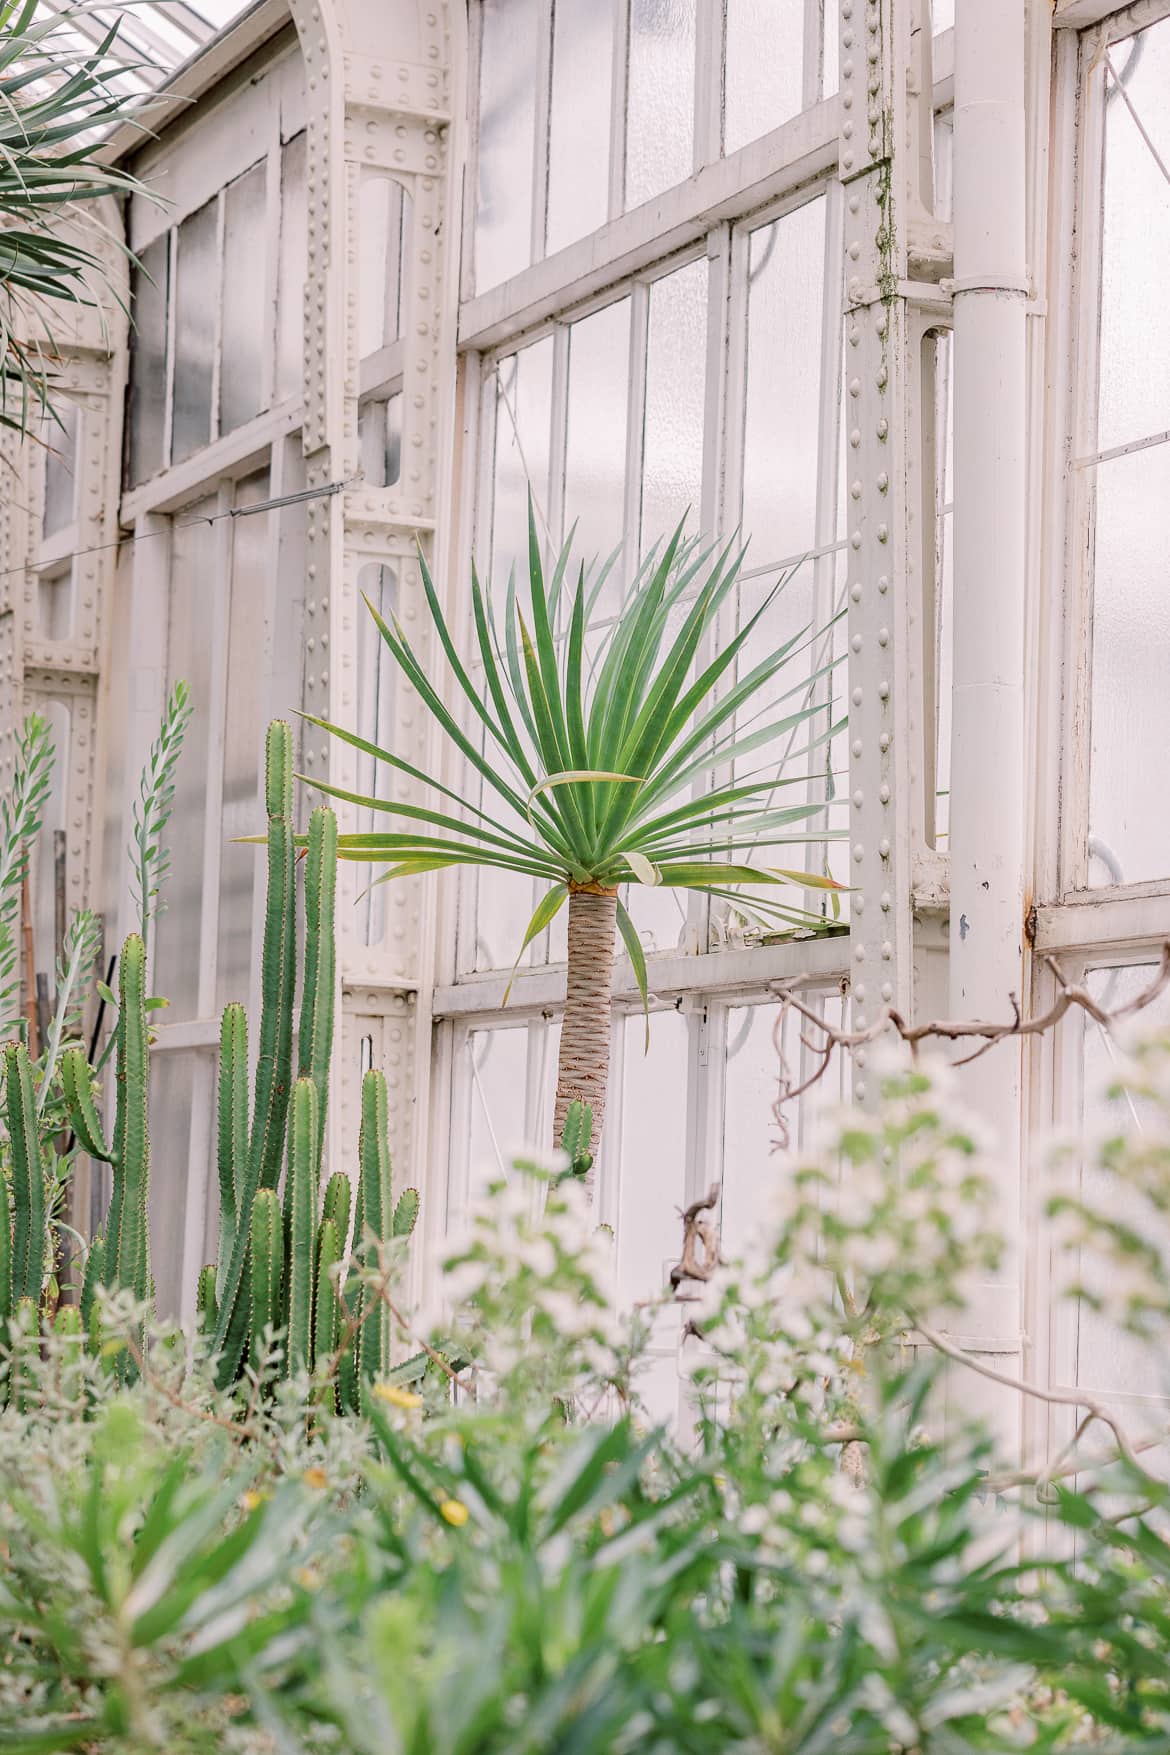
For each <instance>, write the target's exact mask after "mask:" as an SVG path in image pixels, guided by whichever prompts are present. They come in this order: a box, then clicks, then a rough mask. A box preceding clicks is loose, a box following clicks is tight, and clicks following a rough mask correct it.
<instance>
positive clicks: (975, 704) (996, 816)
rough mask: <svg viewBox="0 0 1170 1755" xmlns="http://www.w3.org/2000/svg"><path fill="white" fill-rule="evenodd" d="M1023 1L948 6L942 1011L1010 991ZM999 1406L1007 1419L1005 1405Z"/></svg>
mask: <svg viewBox="0 0 1170 1755" xmlns="http://www.w3.org/2000/svg"><path fill="white" fill-rule="evenodd" d="M1027 10H1028V0H958V5H957V8H956V16H955V151H954V247H955V278H954V289H953V290H954V484H955V485H954V508H955V510H954V622H953V635H954V640H953V645H954V672H953V692H952V711H953V719H952V746H951V781H950V791H951V800H950V835H949V840H950V883H951V914H950V1011H951V1015H952V1016H953V1017H959V1018H970V1017H988V1016H992V1017H1003V1016H1006V1015H1007V1014H1008V1006H1009V995H1012V994H1014V995H1016V996H1017V997H1018V998H1020V999H1021V1000H1022V999H1023V977H1024V954H1025V944H1024V912H1025V886H1024V862H1025V848H1026V845H1027V842H1026V836H1025V823H1024V814H1025V801H1026V798H1027V795H1028V792H1027V786H1026V776H1025V749H1024V635H1025V572H1026V529H1027V525H1026V507H1025V484H1026V474H1027V360H1026V341H1027V337H1026V328H1027V300H1028V278H1027V274H1028V264H1027V242H1026V232H1025V195H1026V189H1027V162H1026V157H1027V155H1026V137H1025V65H1026V60H1025V31H1026V19H1027ZM1021 1068H1022V1056H1021V1053H1020V1049H1019V1045H1018V1044H1015V1043H1008V1044H1003V1045H1001V1047H1000V1048H998V1049H997V1050H996V1051H995V1052H994V1053H993V1054H990V1055H987V1056H985V1057H984V1058H983V1059H981V1060H980V1061H978V1062H977V1063H976V1064H975V1065H974V1066H972V1067H969V1068H968V1069H967V1071H966V1073H965V1074H964V1079H965V1086H964V1095H965V1098H966V1100H967V1102H968V1103H969V1104H970V1105H971V1106H972V1108H973V1109H974V1110H975V1111H976V1112H977V1113H979V1114H980V1115H981V1116H982V1117H983V1118H984V1120H985V1121H986V1122H987V1124H988V1126H989V1128H990V1129H991V1130H992V1131H993V1132H994V1135H995V1138H996V1140H997V1142H998V1154H997V1162H998V1164H999V1165H1000V1166H1001V1177H1002V1186H1001V1191H1000V1193H1001V1202H1000V1207H1001V1214H1002V1223H1003V1225H1004V1229H1005V1231H1006V1232H1007V1235H1008V1238H1009V1241H1011V1242H1013V1243H1014V1242H1015V1241H1016V1240H1017V1239H1018V1237H1019V1229H1020V1228H1019V1218H1020V1214H1019V1206H1020V1181H1019V1169H1018V1165H1019V1148H1020V1137H1021V1121H1022V1117H1021V1089H1022V1080H1021ZM1013 1220H1014V1221H1015V1222H1013ZM964 1321H965V1322H966V1323H967V1324H969V1325H970V1326H971V1328H972V1330H973V1332H975V1333H977V1334H979V1335H980V1336H982V1337H984V1341H983V1346H984V1347H990V1348H992V1349H993V1350H995V1351H996V1352H1002V1353H1003V1354H1005V1355H1006V1356H1007V1357H1006V1359H1005V1363H1010V1362H1011V1361H1012V1359H1013V1357H1014V1355H1015V1354H1016V1352H1017V1349H1018V1348H1019V1346H1020V1303H1019V1268H1018V1255H1017V1250H1016V1249H1015V1248H1013V1249H1012V1250H1011V1252H1010V1254H1009V1258H1008V1260H1007V1262H1006V1263H1005V1264H1004V1267H1003V1269H1002V1270H1001V1272H1000V1274H999V1275H998V1276H997V1277H996V1278H995V1280H994V1281H991V1282H989V1283H988V1284H986V1285H984V1286H982V1287H980V1288H978V1289H977V1290H975V1291H974V1293H973V1296H972V1298H971V1301H970V1305H969V1308H968V1311H967V1313H966V1314H965V1317H964ZM981 1350H982V1349H981ZM1002 1413H1003V1418H1004V1420H1005V1423H1006V1430H1005V1434H1004V1435H1005V1437H1008V1435H1009V1432H1010V1431H1011V1430H1014V1427H1015V1415H1014V1413H1011V1412H1010V1411H1009V1410H1006V1409H1004V1410H1002ZM1010 1441H1011V1440H1010V1437H1009V1442H1010Z"/></svg>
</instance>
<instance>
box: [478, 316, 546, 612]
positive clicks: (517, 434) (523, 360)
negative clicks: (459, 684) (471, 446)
mask: <svg viewBox="0 0 1170 1755" xmlns="http://www.w3.org/2000/svg"><path fill="white" fill-rule="evenodd" d="M552 369H553V340H552V336H551V335H549V336H546V337H545V339H544V340H543V341H538V342H536V343H535V344H534V345H533V346H532V347H526V348H524V350H523V351H522V352H521V353H514V354H510V355H509V356H508V358H507V359H502V360H501V361H500V363H499V365H498V366H497V368H496V375H495V391H496V415H495V419H496V467H495V493H494V495H493V518H492V529H491V579H492V588H493V590H494V591H495V592H496V594H497V598H498V599H502V593H503V591H504V589H505V587H506V586H507V582H508V574H509V572H510V571H511V569H512V568H513V567H515V569H516V578H517V582H518V583H519V582H521V581H522V580H523V579H524V578H525V577H526V575H527V571H528V487H529V484H530V483H531V486H532V495H533V501H534V504H535V508H536V526H537V529H538V531H539V532H540V533H541V536H542V538H544V539H545V540H547V535H548V506H549V438H550V431H551V421H552ZM486 534H487V533H486V532H485V535H486Z"/></svg>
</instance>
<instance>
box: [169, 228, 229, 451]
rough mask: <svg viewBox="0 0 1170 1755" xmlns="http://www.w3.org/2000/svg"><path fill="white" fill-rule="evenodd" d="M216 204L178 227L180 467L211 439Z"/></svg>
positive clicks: (176, 427) (176, 430)
mask: <svg viewBox="0 0 1170 1755" xmlns="http://www.w3.org/2000/svg"><path fill="white" fill-rule="evenodd" d="M217 205H218V204H217V203H216V202H215V201H209V202H208V203H207V205H206V206H205V207H201V208H200V209H199V211H198V213H193V214H192V215H191V216H190V218H189V219H185V220H184V221H183V223H182V225H181V226H180V227H179V256H178V264H177V267H176V270H175V279H176V287H175V411H174V417H173V437H172V440H171V461H172V463H181V462H182V461H183V459H184V458H185V457H190V455H191V453H192V452H193V451H198V450H199V449H200V447H201V446H203V445H206V444H207V442H208V440H209V439H210V438H211V372H212V362H213V356H214V353H215V303H216V298H215V292H216V288H217V286H218V285H219V275H218V273H217V272H216V251H215V245H216V238H215V230H216V213H217Z"/></svg>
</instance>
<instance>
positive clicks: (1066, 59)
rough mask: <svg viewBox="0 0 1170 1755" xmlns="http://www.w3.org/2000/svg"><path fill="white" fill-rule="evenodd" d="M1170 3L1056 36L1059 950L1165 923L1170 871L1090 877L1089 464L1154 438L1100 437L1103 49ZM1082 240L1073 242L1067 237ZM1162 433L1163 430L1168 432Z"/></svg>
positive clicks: (1051, 938)
mask: <svg viewBox="0 0 1170 1755" xmlns="http://www.w3.org/2000/svg"><path fill="white" fill-rule="evenodd" d="M1167 17H1170V0H1136V4H1132V5H1130V6H1127V7H1124V8H1120V9H1118V8H1115V7H1106V6H1104V5H1101V4H1100V3H1099V0H1097V3H1094V4H1093V5H1092V6H1091V7H1090V6H1088V5H1077V6H1075V7H1067V8H1064V9H1063V10H1062V9H1058V12H1057V22H1058V24H1063V23H1065V22H1067V23H1069V24H1073V23H1078V24H1084V25H1085V26H1086V27H1087V28H1085V29H1083V30H1081V31H1080V32H1078V33H1076V34H1074V33H1073V31H1071V30H1067V31H1065V30H1060V31H1058V32H1057V36H1056V57H1055V76H1054V86H1053V107H1054V112H1055V117H1056V121H1057V147H1056V154H1055V157H1054V161H1053V167H1052V200H1051V211H1052V220H1051V226H1052V233H1051V235H1052V244H1053V248H1052V258H1053V260H1052V270H1051V281H1050V286H1049V298H1048V311H1049V324H1050V336H1049V359H1050V366H1049V378H1050V384H1051V393H1050V398H1049V409H1048V437H1047V444H1046V464H1047V467H1046V479H1047V486H1046V490H1045V492H1046V498H1047V505H1046V507H1045V515H1046V518H1047V522H1048V528H1049V538H1048V544H1047V547H1048V556H1047V563H1046V566H1045V571H1044V586H1045V591H1046V594H1047V596H1048V601H1050V602H1052V603H1061V604H1063V606H1064V615H1063V618H1053V619H1054V620H1055V621H1056V623H1057V627H1058V630H1059V633H1058V638H1057V640H1056V642H1055V643H1054V646H1053V648H1050V650H1049V651H1048V653H1047V669H1048V674H1049V679H1050V680H1049V698H1050V699H1051V700H1052V701H1053V703H1054V706H1053V708H1052V710H1051V717H1052V734H1051V736H1050V737H1049V738H1048V740H1047V752H1048V753H1047V755H1046V758H1045V759H1043V760H1042V765H1041V775H1040V788H1041V794H1040V795H1041V798H1042V800H1044V801H1045V809H1044V810H1043V812H1042V813H1041V823H1040V836H1039V841H1038V847H1037V892H1038V895H1039V896H1040V897H1041V898H1043V904H1041V905H1038V910H1037V921H1036V940H1035V942H1036V947H1037V949H1040V950H1045V951H1063V950H1070V949H1074V948H1077V947H1079V946H1090V945H1095V944H1096V945H1110V944H1123V943H1135V944H1136V943H1140V942H1141V941H1142V940H1146V941H1149V940H1150V939H1152V938H1154V937H1158V936H1161V935H1163V934H1164V933H1165V931H1166V928H1167V922H1168V919H1170V913H1168V908H1167V898H1168V897H1170V874H1167V876H1166V877H1165V878H1161V879H1155V880H1150V881H1146V882H1142V883H1134V884H1120V885H1110V886H1101V887H1095V888H1093V889H1089V888H1088V887H1087V886H1088V858H1089V855H1088V839H1089V784H1090V741H1091V726H1090V701H1091V688H1092V615H1093V554H1092V543H1091V534H1092V506H1093V492H1092V478H1093V470H1094V467H1095V465H1096V464H1097V463H1099V462H1103V461H1108V460H1109V459H1111V458H1113V457H1116V456H1121V455H1124V454H1128V452H1129V451H1131V450H1136V449H1140V448H1144V446H1145V445H1146V444H1148V443H1149V440H1148V439H1138V440H1136V441H1135V442H1133V443H1126V444H1124V445H1120V446H1116V447H1112V448H1109V449H1107V450H1105V451H1102V450H1100V449H1099V448H1098V446H1097V442H1096V421H1097V394H1098V342H1099V322H1100V316H1099V311H1100V273H1101V227H1102V219H1103V215H1102V201H1101V181H1100V178H1101V166H1102V152H1103V129H1102V116H1103V108H1104V106H1103V105H1102V103H1101V102H1100V101H1096V100H1098V98H1099V93H1100V89H1101V87H1102V86H1103V83H1104V79H1105V76H1106V75H1105V67H1104V59H1103V57H1104V51H1105V49H1106V48H1107V47H1108V46H1109V45H1110V44H1111V43H1113V42H1116V41H1117V40H1119V39H1120V38H1123V37H1125V36H1128V35H1130V34H1131V33H1132V32H1133V31H1134V30H1137V29H1140V28H1142V27H1143V26H1146V25H1149V24H1153V23H1156V22H1158V21H1160V20H1162V19H1164V18H1167ZM1070 239H1071V240H1073V241H1074V248H1072V249H1070V248H1069V247H1068V246H1069V241H1070ZM1162 442H1165V441H1164V440H1163V441H1162Z"/></svg>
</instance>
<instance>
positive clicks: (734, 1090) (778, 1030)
mask: <svg viewBox="0 0 1170 1755" xmlns="http://www.w3.org/2000/svg"><path fill="white" fill-rule="evenodd" d="M805 1003H806V1004H808V1005H811V1006H813V1007H815V1008H816V1009H817V1010H818V1011H819V1012H820V1013H821V1015H822V1016H823V1017H825V1019H826V1021H827V1022H829V1023H831V1024H833V1025H835V1026H838V1027H839V1026H840V1025H841V1024H842V1023H843V1021H844V1020H843V1008H842V1002H841V998H840V995H839V994H835V993H834V994H827V995H824V996H822V997H820V998H819V999H818V996H817V995H816V993H815V992H814V993H809V994H806V995H805ZM726 1029H727V1045H726V1051H725V1073H724V1078H725V1083H724V1103H723V1195H722V1201H721V1204H720V1241H721V1245H722V1249H723V1253H724V1254H725V1255H727V1256H729V1257H731V1256H737V1255H743V1254H744V1253H745V1252H746V1251H747V1249H748V1248H749V1246H750V1245H751V1243H752V1241H753V1239H754V1238H755V1237H756V1236H757V1235H758V1234H759V1231H760V1228H761V1225H763V1224H766V1222H767V1221H768V1219H769V1217H770V1215H771V1214H772V1213H773V1212H774V1210H775V1206H776V1196H777V1191H778V1188H779V1185H780V1184H779V1179H780V1178H781V1177H782V1176H785V1175H787V1174H788V1171H789V1169H790V1163H789V1161H788V1160H787V1159H786V1158H785V1157H784V1156H783V1155H782V1153H783V1152H784V1151H785V1150H787V1149H788V1148H789V1147H791V1148H793V1149H795V1148H797V1147H798V1146H799V1145H800V1143H801V1140H802V1139H804V1138H807V1137H808V1133H809V1126H810V1122H811V1121H812V1120H813V1119H814V1118H815V1116H816V1114H817V1112H818V1110H821V1111H823V1110H824V1109H825V1108H827V1107H831V1106H833V1105H836V1104H838V1103H841V1102H843V1101H844V1100H845V1081H846V1079H847V1077H848V1063H849V1057H848V1055H847V1054H843V1053H841V1052H838V1053H837V1054H836V1055H835V1056H834V1059H833V1061H832V1062H831V1064H830V1066H829V1068H828V1070H827V1072H826V1073H825V1075H824V1077H823V1078H822V1079H821V1080H819V1082H818V1083H817V1084H815V1085H813V1086H812V1087H811V1089H809V1090H808V1091H806V1092H805V1094H804V1095H803V1096H801V1097H798V1098H796V1099H795V1101H789V1102H786V1103H783V1104H779V1099H780V1095H781V1075H782V1074H783V1075H784V1076H785V1079H786V1082H787V1084H788V1085H789V1086H793V1085H799V1084H802V1083H804V1081H805V1080H806V1079H808V1078H810V1077H811V1076H812V1074H813V1072H814V1071H815V1070H816V1067H817V1065H818V1064H819V1060H820V1056H819V1055H816V1054H814V1053H812V1052H810V1051H809V1050H807V1049H805V1048H804V1047H803V1046H802V1043H801V1037H802V1035H804V1036H807V1037H808V1038H809V1040H810V1041H812V1042H813V1043H816V1042H818V1041H819V1040H820V1033H819V1031H818V1030H817V1029H816V1027H815V1026H814V1025H809V1024H805V1023H804V1022H803V1021H802V1020H801V1019H800V1017H799V1016H798V1015H797V1014H796V1013H794V1012H792V1011H789V1013H788V1015H787V1017H785V1016H784V1008H783V1007H782V1006H781V1005H778V1004H767V1005H748V1006H732V1007H731V1008H730V1009H729V1010H728V1013H727V1020H726ZM778 1104H779V1107H778Z"/></svg>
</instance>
